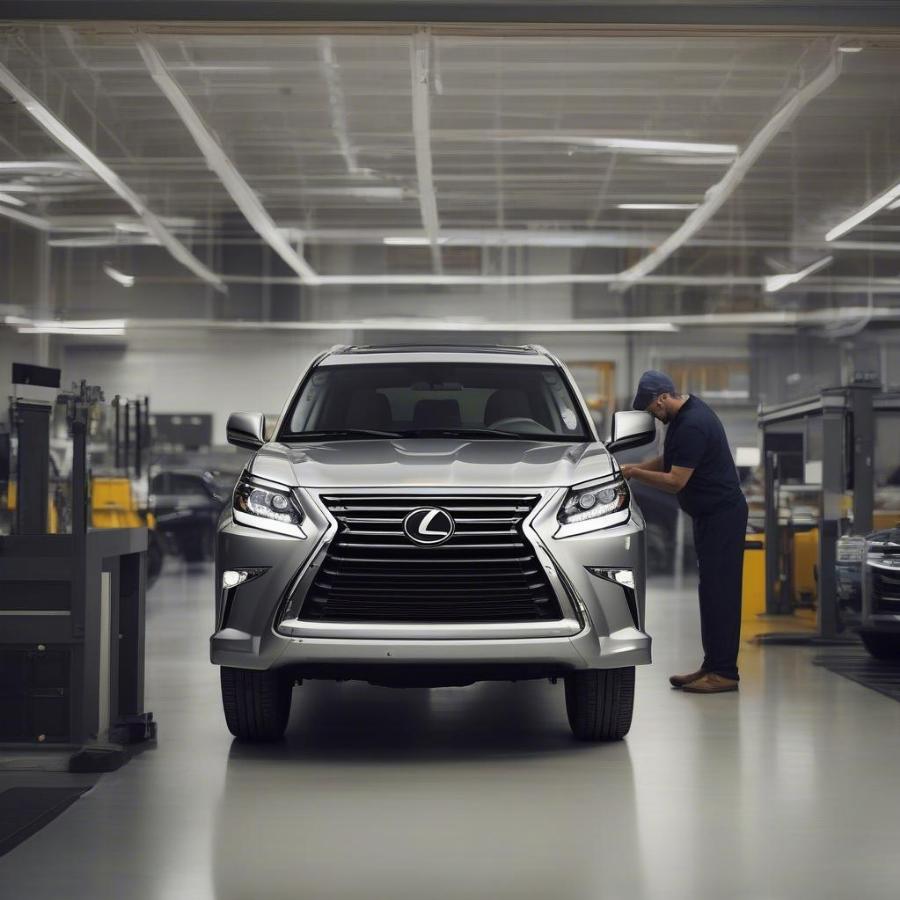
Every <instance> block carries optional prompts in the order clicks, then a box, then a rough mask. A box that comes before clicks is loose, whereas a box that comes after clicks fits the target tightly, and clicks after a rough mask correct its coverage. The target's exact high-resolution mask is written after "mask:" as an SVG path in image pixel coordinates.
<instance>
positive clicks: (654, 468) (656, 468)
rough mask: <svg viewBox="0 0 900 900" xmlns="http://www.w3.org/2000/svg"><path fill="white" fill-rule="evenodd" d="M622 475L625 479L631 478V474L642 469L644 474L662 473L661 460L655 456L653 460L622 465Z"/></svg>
mask: <svg viewBox="0 0 900 900" xmlns="http://www.w3.org/2000/svg"><path fill="white" fill-rule="evenodd" d="M621 468H622V475H623V477H625V478H631V475H632V473H633V472H634V471H635V470H636V469H642V470H643V471H645V472H662V468H663V458H662V457H661V456H657V457H655V458H654V459H647V460H644V462H639V463H624V464H623V465H622V467H621Z"/></svg>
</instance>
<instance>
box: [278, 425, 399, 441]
mask: <svg viewBox="0 0 900 900" xmlns="http://www.w3.org/2000/svg"><path fill="white" fill-rule="evenodd" d="M322 437H325V438H327V437H383V438H398V437H401V434H400V432H399V431H378V430H376V429H374V428H329V429H327V430H324V431H297V432H294V433H293V434H291V435H290V438H291V439H293V440H303V439H304V438H322Z"/></svg>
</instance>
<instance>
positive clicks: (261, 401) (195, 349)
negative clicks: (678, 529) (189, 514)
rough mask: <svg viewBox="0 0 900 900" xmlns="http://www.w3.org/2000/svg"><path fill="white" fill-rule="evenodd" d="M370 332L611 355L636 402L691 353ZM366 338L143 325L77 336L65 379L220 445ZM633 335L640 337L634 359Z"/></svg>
mask: <svg viewBox="0 0 900 900" xmlns="http://www.w3.org/2000/svg"><path fill="white" fill-rule="evenodd" d="M536 312H539V310H538V311H536ZM358 314H359V313H358V312H357V315H358ZM534 318H536V319H537V318H538V315H535V316H534ZM541 318H542V316H541ZM365 339H366V340H372V341H377V342H379V343H381V342H384V343H390V342H396V343H412V342H415V341H417V340H423V341H426V342H427V341H429V340H432V341H434V342H437V343H447V342H451V341H454V340H457V341H460V342H467V341H471V340H475V341H478V342H482V343H485V342H488V341H493V340H501V341H503V342H505V343H514V344H519V343H538V344H543V345H544V346H546V347H547V348H548V349H549V350H550V351H551V352H553V353H555V354H557V355H558V356H559V357H560V358H561V359H562V360H563V361H564V362H574V361H589V360H610V361H612V362H614V363H615V364H616V373H617V377H616V393H617V396H618V398H619V401H620V403H622V404H627V402H628V401H629V399H630V397H631V395H632V393H633V390H634V380H635V379H636V378H637V376H638V375H640V373H641V372H642V371H643V370H644V369H645V368H648V367H650V366H651V365H653V364H654V363H658V360H659V359H660V358H668V359H671V358H673V357H675V356H677V355H679V354H681V353H684V352H685V351H684V350H683V349H682V348H683V347H684V341H683V339H682V338H680V337H679V335H677V334H673V335H666V334H662V335H635V336H632V337H629V336H628V335H625V334H615V335H600V334H590V333H584V334H577V333H576V334H546V333H540V332H517V333H513V334H507V335H502V334H500V335H478V334H476V335H472V334H453V333H441V334H439V335H431V336H429V335H425V334H412V333H406V334H399V335H397V334H387V333H383V332H382V333H377V334H367V335H365ZM359 340H360V336H359V335H355V334H354V333H353V332H351V331H344V332H327V333H324V332H312V333H304V332H297V331H256V330H254V331H247V332H245V333H240V332H231V331H228V332H222V331H205V330H201V329H190V330H187V329H186V330H184V331H182V332H173V333H165V332H155V331H133V332H130V333H129V335H128V337H127V344H125V343H123V344H121V345H118V346H114V347H110V346H108V345H107V346H104V345H103V344H96V343H94V344H84V343H79V344H76V343H72V342H70V343H69V344H68V345H67V346H66V347H65V350H64V352H63V354H62V368H63V385H65V386H68V385H69V383H70V382H72V381H80V380H81V379H86V380H87V381H88V383H90V384H99V385H100V386H101V387H102V388H103V389H104V391H105V392H106V396H107V398H112V397H113V396H114V395H115V394H121V395H122V396H124V397H131V398H133V397H138V396H145V395H146V396H149V397H150V408H151V411H156V412H167V413H178V412H182V413H188V412H195V413H203V412H211V413H212V414H213V434H214V436H215V440H216V442H217V443H218V442H223V441H224V432H225V422H226V419H227V417H228V414H229V413H231V412H235V411H238V410H248V411H249V410H253V411H260V412H265V413H274V412H279V411H280V410H281V407H282V405H283V403H284V402H285V400H286V399H287V397H288V394H289V393H290V391H291V389H292V388H293V386H294V384H295V382H296V381H297V379H298V378H299V377H300V375H301V374H302V373H303V370H304V369H305V367H306V366H307V365H308V364H309V362H310V361H311V360H312V359H313V358H314V357H315V356H316V355H317V354H318V353H320V352H321V351H322V350H325V349H327V348H328V347H331V346H333V345H334V344H337V343H345V344H349V343H354V342H359ZM629 341H631V343H632V351H631V366H629ZM689 349H690V353H691V354H692V356H694V357H699V356H703V355H707V356H715V357H716V358H721V357H722V356H725V355H737V356H739V355H741V354H742V353H743V354H745V353H746V341H745V339H744V338H743V337H741V336H736V335H734V334H731V335H729V336H724V335H710V336H709V337H708V338H707V339H705V340H703V339H701V338H700V337H695V338H693V339H692V341H691V344H690V348H689ZM631 370H633V371H631Z"/></svg>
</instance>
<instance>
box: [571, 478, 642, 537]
mask: <svg viewBox="0 0 900 900" xmlns="http://www.w3.org/2000/svg"><path fill="white" fill-rule="evenodd" d="M630 500H631V493H630V491H629V490H628V485H627V484H626V483H625V480H624V479H622V478H617V479H613V480H610V479H609V478H607V479H605V480H604V481H599V482H597V481H595V482H590V483H588V484H579V485H576V486H575V487H572V488H569V493H568V495H567V496H566V499H565V500H564V501H563V504H562V506H561V507H560V508H559V513H558V514H557V518H558V519H559V522H560V524H561V525H575V524H578V523H580V522H589V521H590V522H591V524H592V525H593V527H594V528H609V527H611V526H612V525H619V524H621V523H622V522H624V521H626V520H627V519H628V515H629V513H628V504H629V502H630ZM592 520H597V521H596V522H594V521H592Z"/></svg>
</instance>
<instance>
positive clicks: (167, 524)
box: [150, 470, 225, 562]
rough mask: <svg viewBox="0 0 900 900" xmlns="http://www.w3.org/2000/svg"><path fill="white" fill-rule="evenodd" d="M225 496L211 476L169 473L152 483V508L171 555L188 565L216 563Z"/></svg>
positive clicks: (180, 472)
mask: <svg viewBox="0 0 900 900" xmlns="http://www.w3.org/2000/svg"><path fill="white" fill-rule="evenodd" d="M224 498H225V493H224V492H223V491H222V489H221V488H220V486H219V485H218V484H217V483H216V480H215V478H214V476H213V475H212V474H211V473H210V472H195V471H190V470H166V471H163V472H158V473H156V474H155V475H154V476H153V477H152V478H151V479H150V506H151V509H152V510H153V512H154V514H155V516H156V522H157V528H158V529H159V531H160V532H161V533H162V534H163V535H164V537H165V539H166V542H167V545H168V547H169V549H170V552H172V553H175V554H177V555H179V556H181V557H183V558H184V559H185V560H186V561H187V562H199V561H201V560H204V559H212V557H213V550H214V545H215V534H216V522H217V521H218V518H219V514H220V513H221V511H222V505H223V503H224Z"/></svg>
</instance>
